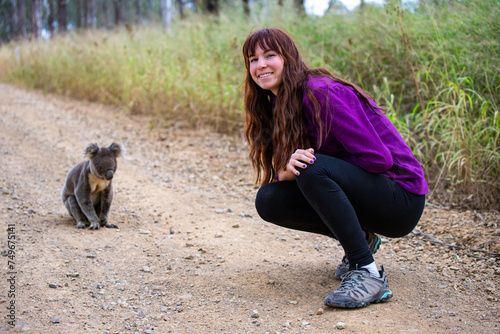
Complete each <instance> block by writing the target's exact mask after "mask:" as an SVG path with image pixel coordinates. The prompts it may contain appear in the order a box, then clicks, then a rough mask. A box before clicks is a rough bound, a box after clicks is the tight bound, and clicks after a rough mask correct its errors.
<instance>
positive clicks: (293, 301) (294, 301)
mask: <svg viewBox="0 0 500 334" xmlns="http://www.w3.org/2000/svg"><path fill="white" fill-rule="evenodd" d="M288 302H289V303H290V304H292V305H297V301H296V300H290V301H288Z"/></svg>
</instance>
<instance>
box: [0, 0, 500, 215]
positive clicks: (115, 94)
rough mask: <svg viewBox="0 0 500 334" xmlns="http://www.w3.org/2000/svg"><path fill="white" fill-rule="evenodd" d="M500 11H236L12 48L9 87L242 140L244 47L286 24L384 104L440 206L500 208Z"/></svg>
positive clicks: (319, 57)
mask: <svg viewBox="0 0 500 334" xmlns="http://www.w3.org/2000/svg"><path fill="white" fill-rule="evenodd" d="M497 3H498V1H493V0H490V1H480V0H474V1H472V0H470V1H462V2H453V4H452V5H446V6H445V7H441V8H440V7H435V6H424V7H423V8H421V9H419V10H416V11H414V12H411V11H408V10H405V11H402V10H401V9H400V8H397V7H396V6H390V5H387V6H385V8H379V7H373V6H369V5H367V6H366V7H365V10H364V11H359V10H358V11H355V12H353V13H349V14H337V13H328V14H327V15H325V16H324V17H322V18H317V17H297V16H296V15H295V14H294V13H293V11H292V9H291V8H284V9H281V10H277V8H276V6H275V3H271V5H270V7H269V8H268V10H267V15H265V16H264V15H263V14H262V15H260V13H257V15H256V16H252V17H250V18H244V16H243V13H242V12H241V11H240V10H237V9H234V8H229V7H228V8H226V9H224V10H223V11H222V14H221V16H220V17H219V18H217V19H216V18H204V17H200V16H197V15H192V16H191V17H189V18H188V19H187V20H184V21H179V22H175V23H174V24H173V26H172V29H171V30H170V31H169V32H165V31H164V30H162V29H160V28H159V27H142V26H134V27H132V28H130V29H123V30H117V31H113V32H103V31H92V32H80V33H70V34H68V35H66V36H63V37H57V38H54V39H52V40H51V41H48V42H38V43H22V42H21V43H11V44H10V45H7V46H3V47H2V48H1V49H0V80H2V81H4V82H10V83H14V84H18V85H23V86H26V87H29V88H34V89H41V90H44V91H47V92H54V93H57V94H63V95H68V96H72V97H75V98H79V99H86V100H90V101H97V102H101V103H105V104H112V105H116V106H118V107H121V108H123V109H125V110H127V111H129V112H131V113H142V114H147V115H151V116H152V117H154V119H155V120H158V121H159V123H160V124H168V123H169V122H174V121H175V122H179V121H183V122H187V123H189V124H190V125H191V126H211V127H213V128H214V129H215V130H217V131H239V130H240V129H241V127H242V125H243V121H244V117H243V112H242V96H241V83H242V82H243V79H244V65H243V63H242V57H241V46H242V43H243V41H244V39H245V38H246V36H247V35H248V33H249V32H250V31H251V30H253V29H255V28H259V27H262V26H277V27H280V28H283V29H285V30H287V31H288V32H289V33H290V34H291V35H292V36H294V39H295V40H296V42H297V44H298V45H299V47H300V49H301V52H302V54H303V56H304V59H305V60H306V62H307V63H308V64H309V65H310V66H312V67H317V66H322V67H326V68H328V69H329V70H331V71H333V72H335V73H337V74H338V75H340V76H342V77H345V78H347V79H349V80H352V81H354V82H355V83H357V84H359V85H361V86H362V87H364V88H365V89H366V90H367V91H369V92H371V93H372V94H374V96H375V98H376V100H377V102H378V103H379V104H380V105H381V106H382V107H384V108H385V110H386V113H387V115H388V116H389V117H390V118H391V120H392V121H393V122H394V124H395V125H396V126H397V127H398V129H399V130H400V132H401V133H402V134H403V136H404V137H405V139H406V140H407V142H408V143H409V144H410V146H411V147H412V149H413V150H414V152H415V154H416V155H417V157H418V158H419V160H420V161H421V163H422V165H423V167H424V170H425V173H426V175H427V178H428V181H429V184H430V186H431V198H432V199H434V200H439V201H441V202H443V203H446V204H448V205H456V206H462V207H463V206H471V207H475V208H490V209H491V208H496V209H499V208H500V181H499V179H500V148H499V143H500V119H499V117H500V115H499V110H500V109H499V106H500V71H499V69H500V68H499V64H500V46H499V42H498V41H500V23H499V22H500V9H499V7H498V6H497V5H495V4H497ZM412 67H413V69H414V73H412V70H411V68H412ZM417 85H418V90H417ZM419 96H420V97H421V99H419V98H418V97H419ZM420 101H422V102H420Z"/></svg>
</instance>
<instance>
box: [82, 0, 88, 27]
mask: <svg viewBox="0 0 500 334" xmlns="http://www.w3.org/2000/svg"><path fill="white" fill-rule="evenodd" d="M88 27H89V0H83V29H85V30H87V28H88Z"/></svg>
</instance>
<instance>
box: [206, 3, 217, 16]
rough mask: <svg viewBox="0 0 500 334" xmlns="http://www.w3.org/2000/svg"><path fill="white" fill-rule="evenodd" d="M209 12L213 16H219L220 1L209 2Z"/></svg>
mask: <svg viewBox="0 0 500 334" xmlns="http://www.w3.org/2000/svg"><path fill="white" fill-rule="evenodd" d="M207 12H208V13H209V14H213V15H219V0H207Z"/></svg>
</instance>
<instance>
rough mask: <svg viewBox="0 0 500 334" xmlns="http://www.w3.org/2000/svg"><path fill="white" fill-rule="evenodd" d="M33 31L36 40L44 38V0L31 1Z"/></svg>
mask: <svg viewBox="0 0 500 334" xmlns="http://www.w3.org/2000/svg"><path fill="white" fill-rule="evenodd" d="M31 29H32V33H33V38H34V39H39V38H41V37H42V0H31Z"/></svg>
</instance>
